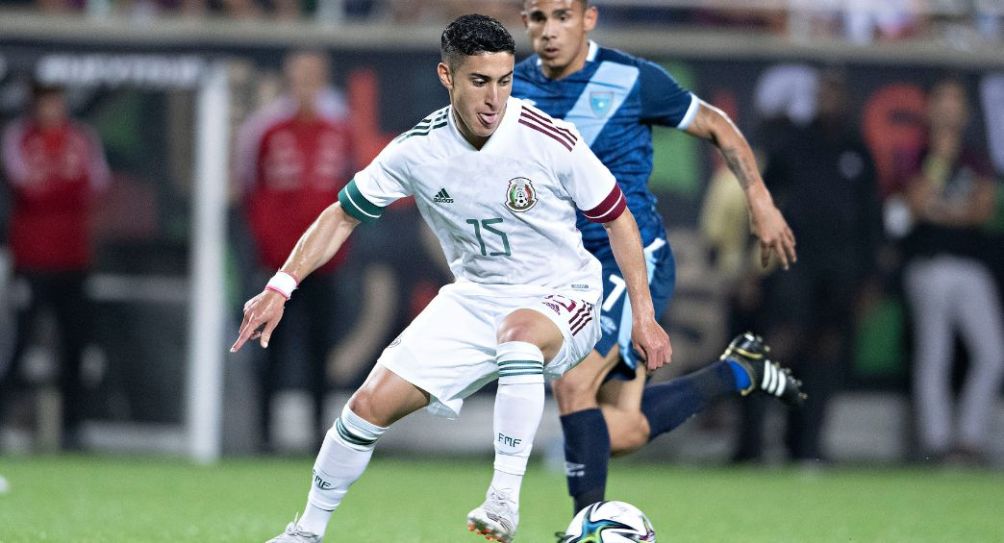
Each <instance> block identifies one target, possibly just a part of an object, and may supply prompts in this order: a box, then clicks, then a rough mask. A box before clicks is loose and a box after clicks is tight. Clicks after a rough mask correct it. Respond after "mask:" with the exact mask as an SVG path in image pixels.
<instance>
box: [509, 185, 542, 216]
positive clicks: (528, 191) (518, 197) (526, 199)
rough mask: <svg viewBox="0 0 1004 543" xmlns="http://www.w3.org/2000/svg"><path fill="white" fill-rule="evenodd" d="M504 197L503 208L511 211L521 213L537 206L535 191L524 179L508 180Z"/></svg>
mask: <svg viewBox="0 0 1004 543" xmlns="http://www.w3.org/2000/svg"><path fill="white" fill-rule="evenodd" d="M505 196H506V198H505V206H506V207H508V208H509V209H511V210H513V211H518V212H523V211H526V210H528V209H530V208H531V207H533V206H535V205H536V204H537V189H535V188H533V183H532V182H531V181H530V180H529V179H527V178H525V177H514V178H512V179H510V180H509V188H507V189H506V191H505Z"/></svg>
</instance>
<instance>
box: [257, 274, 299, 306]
mask: <svg viewBox="0 0 1004 543" xmlns="http://www.w3.org/2000/svg"><path fill="white" fill-rule="evenodd" d="M265 289H266V290H274V291H276V292H278V293H279V294H282V297H283V298H286V299H287V300H288V299H289V297H290V296H292V295H293V291H294V290H296V278H295V277H293V276H292V275H290V274H288V273H286V272H284V271H280V272H276V274H275V275H273V276H272V278H271V279H269V280H268V284H267V285H265Z"/></svg>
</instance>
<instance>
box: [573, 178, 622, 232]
mask: <svg viewBox="0 0 1004 543" xmlns="http://www.w3.org/2000/svg"><path fill="white" fill-rule="evenodd" d="M625 207H627V201H626V200H625V199H624V193H623V192H622V191H621V188H620V186H618V185H616V184H614V188H613V190H611V191H610V194H608V195H607V197H606V198H604V199H603V201H602V202H600V205H598V206H596V207H594V208H592V209H590V210H589V211H583V214H584V215H585V216H586V218H587V219H589V220H590V221H593V222H599V223H603V222H610V221H612V220H614V219H616V218H617V217H620V216H621V213H623V212H624V208H625Z"/></svg>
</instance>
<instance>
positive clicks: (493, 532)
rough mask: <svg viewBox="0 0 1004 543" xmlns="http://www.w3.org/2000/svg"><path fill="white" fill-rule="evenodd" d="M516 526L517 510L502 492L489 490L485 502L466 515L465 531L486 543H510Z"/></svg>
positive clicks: (506, 494)
mask: <svg viewBox="0 0 1004 543" xmlns="http://www.w3.org/2000/svg"><path fill="white" fill-rule="evenodd" d="M518 524H519V509H518V508H517V506H516V502H515V501H513V500H512V499H510V498H509V493H508V492H507V491H504V490H495V489H494V488H489V489H488V496H487V497H486V498H485V502H484V503H482V504H481V505H480V506H478V507H476V508H474V510H473V511H471V512H470V513H467V529H468V530H469V531H471V532H474V533H476V534H479V535H483V536H484V537H485V539H487V540H488V541H499V542H501V543H512V540H513V538H515V537H516V526H517V525H518Z"/></svg>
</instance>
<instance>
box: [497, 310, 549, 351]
mask: <svg viewBox="0 0 1004 543" xmlns="http://www.w3.org/2000/svg"><path fill="white" fill-rule="evenodd" d="M495 337H496V341H498V342H499V343H508V342H510V341H523V342H526V343H532V344H534V345H536V346H537V347H538V348H539V349H540V351H541V353H543V355H544V361H545V362H549V361H550V360H551V359H553V358H554V357H555V356H556V355H557V354H558V351H559V350H560V349H561V343H562V340H563V338H562V337H561V332H560V331H559V330H558V328H557V326H555V325H554V323H552V322H551V321H550V320H548V319H547V317H545V316H543V315H541V314H540V313H538V312H536V311H533V310H529V309H518V310H516V311H513V312H512V313H510V314H509V315H507V316H506V318H505V319H503V320H502V324H500V325H499V327H498V330H497V331H496V333H495Z"/></svg>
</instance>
